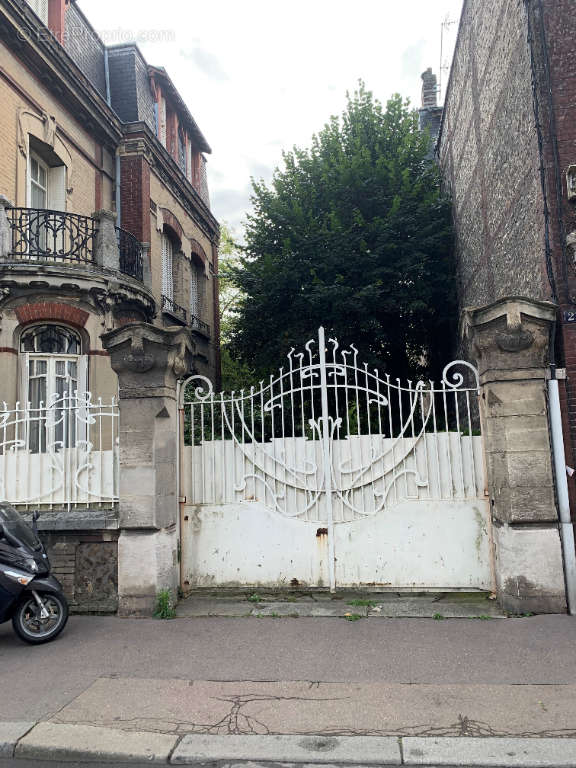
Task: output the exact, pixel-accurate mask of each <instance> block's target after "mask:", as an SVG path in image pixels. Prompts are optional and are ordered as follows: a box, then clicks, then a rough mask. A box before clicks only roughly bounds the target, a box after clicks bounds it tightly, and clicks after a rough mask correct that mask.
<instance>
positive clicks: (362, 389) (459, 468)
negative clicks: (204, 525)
mask: <svg viewBox="0 0 576 768" xmlns="http://www.w3.org/2000/svg"><path fill="white" fill-rule="evenodd" d="M461 368H463V369H464V370H465V372H466V377H465V376H464V374H463V373H462V372H461V371H460V370H459V369H461ZM470 377H472V378H473V383H472V384H471V385H469V386H467V385H465V379H468V378H470ZM477 397H478V374H477V371H476V369H475V368H474V367H473V366H471V365H470V364H469V363H467V362H466V361H454V362H453V363H450V364H449V365H447V366H446V368H445V369H444V372H443V379H442V381H441V382H437V383H435V382H432V381H426V382H425V381H417V382H412V381H407V382H401V381H400V380H399V379H397V378H396V379H394V378H392V377H391V376H390V375H388V374H384V375H382V374H380V373H379V372H378V371H377V370H375V369H369V368H368V365H367V364H362V363H361V362H360V361H359V360H358V350H357V349H356V348H355V347H354V346H350V348H349V349H341V348H340V346H339V344H338V341H337V340H336V339H328V340H327V341H326V340H325V338H324V331H323V329H320V330H319V334H318V339H317V340H310V341H308V342H307V344H306V345H305V346H304V350H303V351H300V352H296V350H294V349H292V350H290V352H289V354H288V360H287V365H286V366H285V367H283V368H281V369H280V370H279V372H278V374H277V375H275V376H270V378H269V379H268V380H267V381H261V382H260V383H259V385H258V386H255V387H251V388H250V390H249V391H247V390H242V391H241V392H232V393H226V394H224V393H216V392H214V391H213V389H212V385H211V384H210V382H209V381H208V380H207V379H205V378H203V377H199V376H195V377H191V379H189V382H188V385H187V387H186V388H185V390H184V402H183V404H182V405H183V408H184V417H185V418H184V424H185V427H184V428H185V436H186V439H187V442H188V444H189V445H190V446H192V455H191V460H192V466H191V472H192V481H191V487H192V496H193V498H192V500H191V501H192V503H194V504H203V503H204V504H221V503H231V502H238V501H260V502H262V503H263V504H264V505H266V506H267V507H268V508H269V509H271V510H274V511H275V512H277V513H279V514H281V515H283V516H286V517H292V518H298V519H301V520H308V521H317V522H327V523H328V524H329V526H330V525H331V524H332V523H345V522H350V521H352V520H357V519H362V518H365V517H370V516H373V515H377V514H379V513H381V512H383V511H385V510H386V509H389V508H391V507H393V506H395V505H397V504H400V503H402V502H404V501H406V500H409V499H412V500H429V499H470V498H481V497H482V496H483V491H484V488H483V460H482V445H481V438H480V437H479V435H480V423H479V414H478V402H477Z"/></svg>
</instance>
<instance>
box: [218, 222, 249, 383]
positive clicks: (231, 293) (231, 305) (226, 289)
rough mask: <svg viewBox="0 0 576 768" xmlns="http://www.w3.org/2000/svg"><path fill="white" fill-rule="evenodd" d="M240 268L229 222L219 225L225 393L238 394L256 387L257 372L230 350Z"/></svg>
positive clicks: (239, 295) (219, 268)
mask: <svg viewBox="0 0 576 768" xmlns="http://www.w3.org/2000/svg"><path fill="white" fill-rule="evenodd" d="M240 265H241V247H240V245H238V243H237V242H236V238H235V233H234V230H233V229H232V228H231V227H230V225H229V224H228V223H227V222H222V224H221V225H220V246H219V248H218V286H219V298H220V343H221V348H220V357H221V366H222V389H223V390H225V391H229V390H239V389H242V387H246V388H248V387H250V385H251V384H253V383H254V378H255V377H254V372H253V370H252V369H251V368H250V366H249V365H248V364H247V363H245V362H244V361H243V360H241V359H240V357H239V356H238V355H237V354H233V353H232V352H231V350H230V340H231V337H232V327H233V323H234V313H235V311H236V310H237V308H238V306H239V304H240V300H241V298H242V292H241V290H240V288H239V287H238V285H237V284H236V281H235V278H234V274H235V272H236V271H237V270H238V268H239V267H240Z"/></svg>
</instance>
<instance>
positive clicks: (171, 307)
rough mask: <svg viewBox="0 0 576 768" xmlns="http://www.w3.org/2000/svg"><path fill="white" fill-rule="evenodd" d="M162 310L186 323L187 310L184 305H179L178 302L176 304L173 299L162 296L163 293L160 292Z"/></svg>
mask: <svg viewBox="0 0 576 768" xmlns="http://www.w3.org/2000/svg"><path fill="white" fill-rule="evenodd" d="M162 312H166V313H167V314H169V315H172V317H175V318H176V319H177V320H180V322H182V323H184V324H185V323H186V316H187V312H186V310H185V309H184V307H181V306H180V304H176V302H175V301H174V300H173V299H171V298H169V297H168V296H164V294H162Z"/></svg>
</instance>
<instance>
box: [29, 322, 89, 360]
mask: <svg viewBox="0 0 576 768" xmlns="http://www.w3.org/2000/svg"><path fill="white" fill-rule="evenodd" d="M80 350H81V344H80V337H79V336H78V334H77V333H76V332H75V331H73V330H71V329H70V328H66V327H65V326H62V325H34V326H32V328H27V329H26V330H25V331H24V333H23V334H22V336H21V337H20V351H21V352H44V353H45V354H49V355H58V354H61V355H79V354H80Z"/></svg>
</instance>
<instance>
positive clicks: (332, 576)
mask: <svg viewBox="0 0 576 768" xmlns="http://www.w3.org/2000/svg"><path fill="white" fill-rule="evenodd" d="M318 348H319V351H320V392H321V395H322V448H323V454H324V492H325V494H326V513H327V518H328V521H327V522H328V526H327V527H328V577H329V582H330V592H335V591H336V558H335V552H334V515H333V510H332V459H331V456H330V440H331V435H330V414H329V411H328V381H327V379H326V340H325V337H324V328H322V327H320V328H319V329H318Z"/></svg>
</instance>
